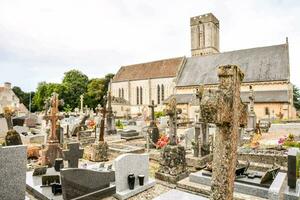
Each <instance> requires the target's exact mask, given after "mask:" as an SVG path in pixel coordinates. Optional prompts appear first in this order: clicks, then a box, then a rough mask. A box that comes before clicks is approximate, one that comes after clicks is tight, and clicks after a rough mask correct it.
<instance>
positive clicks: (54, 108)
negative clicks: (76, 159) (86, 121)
mask: <svg viewBox="0 0 300 200" xmlns="http://www.w3.org/2000/svg"><path fill="white" fill-rule="evenodd" d="M60 104H62V101H61V100H58V94H56V93H53V94H52V97H51V99H50V105H51V110H50V116H48V115H47V114H46V116H45V117H44V119H46V120H50V121H51V133H50V135H49V138H48V140H47V145H46V148H45V149H43V150H42V165H48V166H50V167H52V166H53V164H54V162H55V159H56V158H61V157H62V149H61V146H60V143H59V138H57V135H56V122H57V120H59V119H62V118H63V117H62V116H60V115H59V110H58V106H59V105H60ZM46 112H47V111H46Z"/></svg>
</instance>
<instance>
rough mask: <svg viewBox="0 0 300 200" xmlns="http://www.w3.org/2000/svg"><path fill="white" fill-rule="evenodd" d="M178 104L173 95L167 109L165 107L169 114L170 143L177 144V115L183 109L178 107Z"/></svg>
mask: <svg viewBox="0 0 300 200" xmlns="http://www.w3.org/2000/svg"><path fill="white" fill-rule="evenodd" d="M176 106H177V103H176V97H175V96H173V97H171V99H170V101H169V102H168V106H167V109H165V112H166V114H167V115H168V116H169V129H170V130H169V139H170V143H169V144H170V145H176V144H177V115H178V114H180V113H181V109H177V108H176Z"/></svg>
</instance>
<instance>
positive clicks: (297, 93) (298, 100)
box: [293, 85, 300, 110]
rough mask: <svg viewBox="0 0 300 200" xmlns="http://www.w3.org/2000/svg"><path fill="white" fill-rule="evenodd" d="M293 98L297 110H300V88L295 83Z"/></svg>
mask: <svg viewBox="0 0 300 200" xmlns="http://www.w3.org/2000/svg"><path fill="white" fill-rule="evenodd" d="M293 91H294V95H293V100H294V106H295V108H296V110H300V90H299V88H297V87H296V86H295V85H293Z"/></svg>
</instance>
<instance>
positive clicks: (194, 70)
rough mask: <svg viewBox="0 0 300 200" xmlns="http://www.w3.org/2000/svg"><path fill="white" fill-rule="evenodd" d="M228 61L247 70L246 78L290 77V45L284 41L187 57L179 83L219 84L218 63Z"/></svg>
mask: <svg viewBox="0 0 300 200" xmlns="http://www.w3.org/2000/svg"><path fill="white" fill-rule="evenodd" d="M227 64H234V65H238V66H240V67H241V69H242V71H243V72H244V73H245V78H244V80H243V82H265V81H279V80H280V81H289V79H290V71H289V55H288V45H287V44H281V45H274V46H267V47H258V48H252V49H243V50H237V51H231V52H224V53H219V54H213V55H207V56H195V57H190V58H187V59H186V62H185V64H184V66H183V69H182V70H181V73H180V74H179V75H178V78H177V86H195V85H199V84H217V83H218V76H217V67H218V66H220V65H227Z"/></svg>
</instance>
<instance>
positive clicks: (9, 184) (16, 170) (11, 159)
mask: <svg viewBox="0 0 300 200" xmlns="http://www.w3.org/2000/svg"><path fill="white" fill-rule="evenodd" d="M26 149H27V147H26V146H24V145H18V146H9V147H1V146H0V169H1V172H0V188H1V189H0V190H1V192H0V199H1V200H11V199H20V200H21V199H22V200H23V199H25V189H26V164H27V156H26Z"/></svg>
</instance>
